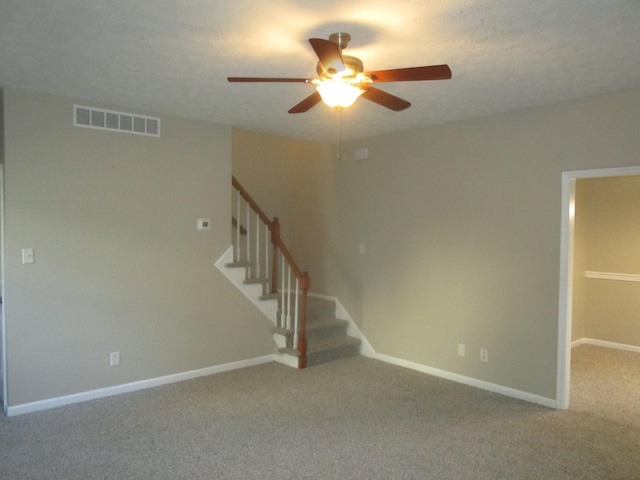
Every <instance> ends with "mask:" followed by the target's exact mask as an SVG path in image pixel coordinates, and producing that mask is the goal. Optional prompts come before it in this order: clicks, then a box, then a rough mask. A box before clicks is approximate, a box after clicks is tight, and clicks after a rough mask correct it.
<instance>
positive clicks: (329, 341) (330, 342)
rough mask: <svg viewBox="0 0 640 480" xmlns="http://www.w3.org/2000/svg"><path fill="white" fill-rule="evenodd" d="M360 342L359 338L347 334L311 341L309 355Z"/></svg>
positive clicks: (356, 344) (357, 344)
mask: <svg viewBox="0 0 640 480" xmlns="http://www.w3.org/2000/svg"><path fill="white" fill-rule="evenodd" d="M360 343H361V342H360V339H359V338H354V337H349V336H346V335H345V336H343V337H328V338H323V339H322V340H318V341H315V342H311V343H309V344H308V345H307V355H311V354H315V353H319V352H325V351H327V350H333V349H336V348H343V347H352V346H359V345H360Z"/></svg>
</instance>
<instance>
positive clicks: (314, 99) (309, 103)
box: [289, 91, 322, 113]
mask: <svg viewBox="0 0 640 480" xmlns="http://www.w3.org/2000/svg"><path fill="white" fill-rule="evenodd" d="M321 101H322V97H321V96H320V94H319V93H318V92H317V91H316V92H313V93H312V94H311V95H309V96H308V97H307V98H305V99H304V100H302V101H301V102H300V103H299V104H297V105H296V106H295V107H293V108H292V109H291V110H289V113H304V112H306V111H308V110H309V109H310V108H311V107H313V106H315V105H316V104H318V103H320V102H321Z"/></svg>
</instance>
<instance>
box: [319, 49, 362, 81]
mask: <svg viewBox="0 0 640 480" xmlns="http://www.w3.org/2000/svg"><path fill="white" fill-rule="evenodd" d="M342 63H344V66H345V67H347V70H348V71H349V74H348V75H346V76H348V77H352V76H354V75H356V74H357V73H360V72H362V71H363V70H364V64H363V63H362V60H360V59H359V58H357V57H352V56H351V55H343V56H342ZM316 71H317V72H318V75H320V76H321V77H323V78H330V77H331V75H330V74H329V72H327V71H326V70H325V68H324V65H322V63H321V62H318V65H317V66H316Z"/></svg>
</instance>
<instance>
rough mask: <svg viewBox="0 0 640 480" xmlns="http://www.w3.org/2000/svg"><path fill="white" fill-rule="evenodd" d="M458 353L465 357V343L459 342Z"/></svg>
mask: <svg viewBox="0 0 640 480" xmlns="http://www.w3.org/2000/svg"><path fill="white" fill-rule="evenodd" d="M458 355H460V356H461V357H464V343H459V344H458Z"/></svg>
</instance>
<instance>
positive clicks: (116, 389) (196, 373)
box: [6, 355, 281, 417]
mask: <svg viewBox="0 0 640 480" xmlns="http://www.w3.org/2000/svg"><path fill="white" fill-rule="evenodd" d="M277 357H278V355H265V356H263V357H257V358H250V359H247V360H240V361H238V362H231V363H225V364H222V365H215V366H212V367H207V368H201V369H198V370H191V371H188V372H182V373H176V374H173V375H167V376H164V377H158V378H151V379H148V380H140V381H138V382H132V383H126V384H123V385H116V386H113V387H106V388H100V389H97V390H90V391H88V392H81V393H76V394H73V395H65V396H62V397H55V398H49V399H46V400H40V401H38V402H31V403H23V404H21V405H15V406H9V407H7V410H6V414H7V416H9V417H12V416H16V415H23V414H25V413H32V412H37V411H40V410H48V409H50V408H55V407H61V406H64V405H70V404H73V403H79V402H86V401H87V400H95V399H98V398H104V397H110V396H112V395H119V394H121V393H129V392H135V391H137V390H144V389H146V388H152V387H158V386H160V385H167V384H169V383H176V382H182V381H184V380H191V379H193V378H198V377H204V376H206V375H214V374H216V373H222V372H228V371H231V370H237V369H239V368H246V367H252V366H255V365H261V364H263V363H268V362H273V361H281V359H279V358H277Z"/></svg>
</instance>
